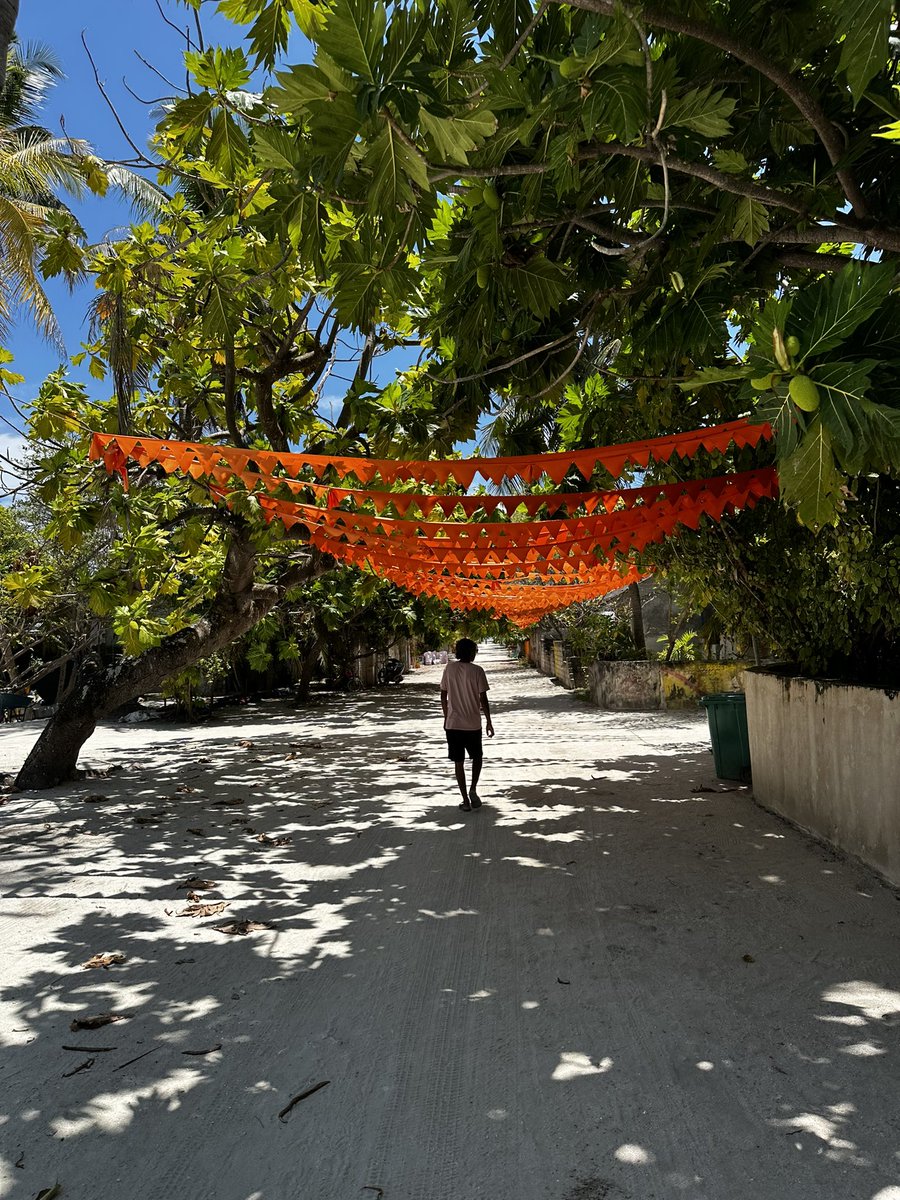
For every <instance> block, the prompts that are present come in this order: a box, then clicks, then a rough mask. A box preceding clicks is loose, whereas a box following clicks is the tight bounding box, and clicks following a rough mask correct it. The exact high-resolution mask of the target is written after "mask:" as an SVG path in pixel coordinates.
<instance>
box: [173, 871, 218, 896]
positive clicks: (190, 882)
mask: <svg viewBox="0 0 900 1200" xmlns="http://www.w3.org/2000/svg"><path fill="white" fill-rule="evenodd" d="M175 886H176V888H177V889H178V891H179V892H180V891H183V890H184V888H190V889H191V890H192V891H196V892H208V891H210V890H211V889H212V888H215V887H218V886H219V885H218V884H217V883H216V881H215V880H214V879H201V878H200V876H199V875H189V876H188V877H187V879H182V881H181V883H177V884H176V885H175Z"/></svg>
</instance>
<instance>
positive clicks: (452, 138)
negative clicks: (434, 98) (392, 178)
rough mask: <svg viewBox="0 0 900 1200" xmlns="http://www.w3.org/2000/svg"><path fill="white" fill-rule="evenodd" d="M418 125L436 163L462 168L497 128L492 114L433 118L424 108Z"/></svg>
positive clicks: (474, 113)
mask: <svg viewBox="0 0 900 1200" xmlns="http://www.w3.org/2000/svg"><path fill="white" fill-rule="evenodd" d="M419 121H420V123H421V126H422V130H423V132H424V133H425V135H426V136H427V137H428V140H429V142H430V143H431V145H432V147H433V149H434V153H435V156H436V158H437V160H438V161H441V162H451V163H463V164H466V163H468V161H469V160H468V157H467V155H469V154H470V153H471V152H472V151H473V150H477V149H478V147H479V146H480V145H481V144H482V143H483V141H484V139H485V138H486V137H489V136H490V135H491V134H492V133H493V132H494V130H495V129H496V127H497V118H496V117H495V116H494V114H493V113H490V112H484V111H482V112H472V113H465V112H464V113H460V115H459V116H458V117H455V116H454V117H436V116H435V115H434V114H433V113H430V112H428V111H427V110H426V109H424V108H423V109H420V111H419Z"/></svg>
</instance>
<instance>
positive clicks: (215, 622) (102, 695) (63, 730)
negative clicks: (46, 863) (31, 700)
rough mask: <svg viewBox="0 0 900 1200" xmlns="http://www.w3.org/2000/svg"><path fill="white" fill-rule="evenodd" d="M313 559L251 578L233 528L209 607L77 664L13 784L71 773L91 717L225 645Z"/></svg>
mask: <svg viewBox="0 0 900 1200" xmlns="http://www.w3.org/2000/svg"><path fill="white" fill-rule="evenodd" d="M314 564H315V560H314V559H311V560H309V562H308V563H307V564H306V565H305V566H303V567H302V568H297V569H294V570H292V571H289V572H288V573H287V574H286V575H285V576H284V577H283V579H281V580H279V581H278V583H276V584H271V585H259V584H257V585H254V582H253V574H254V569H255V567H256V551H255V549H254V548H253V546H252V545H251V543H250V542H249V540H247V539H246V538H244V537H242V536H239V535H237V534H235V535H234V536H233V538H232V541H231V545H230V546H229V549H228V555H227V558H226V560H225V570H224V572H223V574H222V582H221V584H220V587H219V592H218V595H217V596H216V598H215V600H214V601H213V603H212V607H211V609H210V612H209V614H208V615H207V616H206V617H202V618H201V619H200V620H199V621H197V622H196V624H194V625H192V626H190V627H189V628H188V629H182V630H181V631H180V632H178V633H175V634H172V636H171V637H169V638H166V640H165V641H164V642H162V643H161V644H160V645H159V646H156V647H154V648H153V649H152V650H148V651H146V653H144V654H141V655H139V656H138V657H137V658H131V659H119V660H118V661H117V662H115V663H114V664H113V665H112V666H110V667H104V666H102V665H100V664H97V663H96V662H92V661H83V662H82V663H81V664H79V667H78V669H77V672H76V680H75V685H74V687H73V688H72V689H71V691H70V692H69V694H68V696H67V697H66V698H65V699H64V700H63V701H62V703H61V704H60V705H59V708H58V709H57V711H56V713H55V714H54V716H52V717H51V718H50V720H49V721H48V722H47V725H46V726H45V728H44V731H43V733H42V734H41V736H40V737H39V738H38V740H37V741H36V742H35V744H34V746H33V747H32V750H31V753H30V754H29V755H28V758H27V759H26V760H25V763H24V765H23V766H22V769H21V770H20V771H19V774H18V775H17V777H16V782H15V786H16V787H17V788H19V789H22V790H24V789H28V790H34V789H37V788H45V787H54V786H55V785H56V784H59V783H64V782H65V781H66V780H67V779H71V778H72V776H73V775H74V773H75V765H76V763H77V761H78V755H79V753H80V751H81V747H82V746H83V745H84V743H85V742H86V741H87V739H88V738H89V737H90V736H91V734H92V733H93V732H94V729H95V728H96V726H97V722H98V721H100V720H102V719H103V717H105V716H107V715H108V714H109V713H111V712H113V711H115V709H117V708H120V707H121V706H122V705H124V704H128V703H130V702H131V701H132V700H135V699H136V698H137V697H138V696H140V695H142V694H143V693H145V692H155V691H157V690H158V689H159V687H160V686H161V684H162V683H163V681H164V680H165V679H168V677H169V676H170V675H173V674H175V672H176V671H181V670H184V668H185V667H190V666H193V664H194V663H196V662H199V661H200V659H201V658H206V657H207V655H209V654H214V653H215V652H216V651H217V650H222V649H224V648H225V647H226V646H228V645H230V644H231V643H232V642H233V641H234V640H235V638H239V637H240V636H241V635H242V634H244V633H246V632H247V631H248V630H249V629H252V628H253V626H254V625H256V624H257V623H258V622H259V621H261V620H262V618H263V617H264V616H266V614H267V613H268V612H269V611H270V610H271V609H272V608H273V607H274V606H275V604H276V603H277V602H278V601H279V600H280V599H281V597H282V596H283V595H284V593H285V591H286V590H288V588H290V587H297V586H298V585H299V584H300V583H302V582H303V581H304V579H308V578H310V577H311V575H312V573H313V571H314V570H315V565H314Z"/></svg>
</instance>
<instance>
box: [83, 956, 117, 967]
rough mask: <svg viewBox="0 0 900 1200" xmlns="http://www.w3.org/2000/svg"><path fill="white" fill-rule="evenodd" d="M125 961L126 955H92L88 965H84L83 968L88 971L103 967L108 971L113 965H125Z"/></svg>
mask: <svg viewBox="0 0 900 1200" xmlns="http://www.w3.org/2000/svg"><path fill="white" fill-rule="evenodd" d="M124 961H125V955H124V954H92V955H91V957H90V958H89V959H88V960H87V962H86V963H82V964H81V965H82V967H83V968H84V970H85V971H86V970H87V969H88V967H102V968H103V970H104V971H105V970H107V969H108V968H109V967H111V966H112V965H113V963H123V962H124Z"/></svg>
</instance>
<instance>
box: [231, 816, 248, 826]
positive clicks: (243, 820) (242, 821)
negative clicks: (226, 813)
mask: <svg viewBox="0 0 900 1200" xmlns="http://www.w3.org/2000/svg"><path fill="white" fill-rule="evenodd" d="M228 824H229V825H249V824H250V818H249V817H232V818H231V820H230V821H229V822H228Z"/></svg>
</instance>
